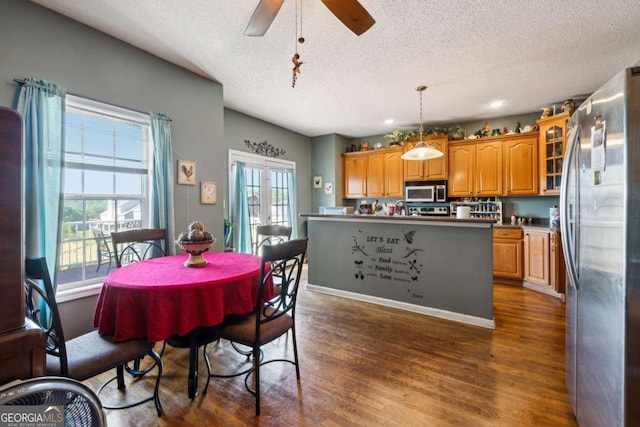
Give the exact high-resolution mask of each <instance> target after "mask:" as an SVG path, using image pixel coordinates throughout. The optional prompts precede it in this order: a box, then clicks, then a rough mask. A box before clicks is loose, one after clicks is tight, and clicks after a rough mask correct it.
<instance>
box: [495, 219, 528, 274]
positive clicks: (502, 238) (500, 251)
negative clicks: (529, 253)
mask: <svg viewBox="0 0 640 427" xmlns="http://www.w3.org/2000/svg"><path fill="white" fill-rule="evenodd" d="M522 261H523V257H522V229H521V228H494V229H493V281H494V282H495V283H502V284H509V285H518V286H522V278H523V268H522Z"/></svg>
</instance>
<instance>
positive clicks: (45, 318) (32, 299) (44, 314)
mask: <svg viewBox="0 0 640 427" xmlns="http://www.w3.org/2000/svg"><path fill="white" fill-rule="evenodd" d="M24 275H25V289H24V291H25V303H26V310H25V311H26V315H27V317H29V318H30V319H31V320H33V321H34V322H36V323H37V324H38V325H39V326H40V327H41V328H42V329H43V330H44V332H45V333H46V334H47V347H46V352H47V353H48V354H51V355H53V356H56V357H59V358H60V375H62V376H68V365H67V348H66V345H65V340H64V332H63V331H62V321H61V320H60V312H59V311H58V303H57V302H56V293H55V291H54V289H53V283H52V282H51V277H50V276H49V269H48V268H47V260H46V259H45V258H44V257H40V258H37V257H26V259H25V263H24ZM39 283H40V284H39ZM45 307H46V309H45V310H43V308H45Z"/></svg>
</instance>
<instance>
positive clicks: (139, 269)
mask: <svg viewBox="0 0 640 427" xmlns="http://www.w3.org/2000/svg"><path fill="white" fill-rule="evenodd" d="M203 255H204V259H205V260H206V264H205V265H204V266H200V267H188V266H185V261H186V260H187V258H188V254H180V255H171V256H165V257H159V258H152V259H147V260H143V261H140V262H136V263H133V264H129V265H125V266H123V267H120V268H118V269H116V270H114V271H112V272H111V273H110V274H109V275H108V276H107V277H106V278H105V281H104V284H103V286H102V290H101V291H100V295H99V297H98V302H97V305H96V310H95V315H94V321H93V323H94V326H95V327H97V328H98V332H99V333H100V334H102V335H109V336H111V337H112V339H113V341H114V342H119V341H126V340H130V339H141V338H144V339H146V340H147V341H148V342H160V341H164V340H167V339H168V338H170V337H175V336H189V333H190V332H191V331H194V330H195V329H196V328H201V327H207V326H215V325H221V324H223V322H224V321H225V317H227V316H231V315H243V314H249V313H251V312H252V311H253V309H254V307H255V305H256V302H257V295H258V286H259V283H260V277H261V276H260V269H261V258H260V257H258V256H255V255H251V254H245V253H237V252H207V253H205V254H203ZM272 295H273V285H272V283H271V282H268V283H267V288H266V289H265V298H267V299H269V298H271V296H272ZM195 335H196V334H191V336H192V337H193V338H192V340H195ZM197 351H198V350H197V346H196V345H195V343H193V342H192V343H191V345H190V357H189V384H188V393H189V397H190V398H192V399H193V398H194V397H195V396H196V394H197V377H198V366H197V365H198V363H197V360H198V358H197Z"/></svg>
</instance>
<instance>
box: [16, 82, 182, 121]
mask: <svg viewBox="0 0 640 427" xmlns="http://www.w3.org/2000/svg"><path fill="white" fill-rule="evenodd" d="M13 81H14V82H16V83H18V84H19V85H23V84H25V83H26V82H27V80H26V79H18V78H15V79H13ZM67 93H68V94H69V95H73V96H78V97H80V98H85V99H89V100H91V101H96V102H102V103H103V104H108V105H113V106H114V107H118V108H123V109H125V110H131V111H135V112H136V113H140V114H149V112H148V111H140V110H136V109H134V108H130V107H122V106H120V105H116V104H113V103H111V102H104V101H101V100H99V99H94V98H89V97H86V96H83V95H76V94H75V93H71V92H67ZM167 119H168V120H169V121H170V122H172V121H173V119H172V118H171V117H169V116H167Z"/></svg>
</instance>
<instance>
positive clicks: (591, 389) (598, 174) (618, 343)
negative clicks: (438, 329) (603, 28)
mask: <svg viewBox="0 0 640 427" xmlns="http://www.w3.org/2000/svg"><path fill="white" fill-rule="evenodd" d="M567 135H568V145H567V150H566V153H565V162H564V167H563V173H562V187H561V192H560V224H561V234H562V240H563V250H564V255H565V259H566V264H567V275H568V277H569V283H568V286H567V293H566V312H567V329H566V330H567V333H566V347H567V348H566V364H567V367H566V368H567V371H566V379H567V390H568V391H569V398H570V400H571V404H572V406H573V411H574V413H575V414H576V418H577V420H578V423H579V424H580V425H581V426H583V427H588V426H632V425H633V426H637V425H640V405H639V404H638V396H640V67H634V68H627V69H626V70H624V71H622V72H621V73H619V74H617V75H616V76H615V77H614V78H613V79H612V80H610V81H609V82H607V83H606V84H605V85H604V86H603V87H602V88H600V89H599V90H597V91H596V92H595V93H594V94H593V95H591V96H590V97H589V98H588V99H587V100H586V101H585V102H584V103H583V104H582V105H581V106H580V107H579V108H578V109H577V110H576V112H575V113H574V114H573V116H572V117H571V119H570V120H569V124H568V132H567Z"/></svg>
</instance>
